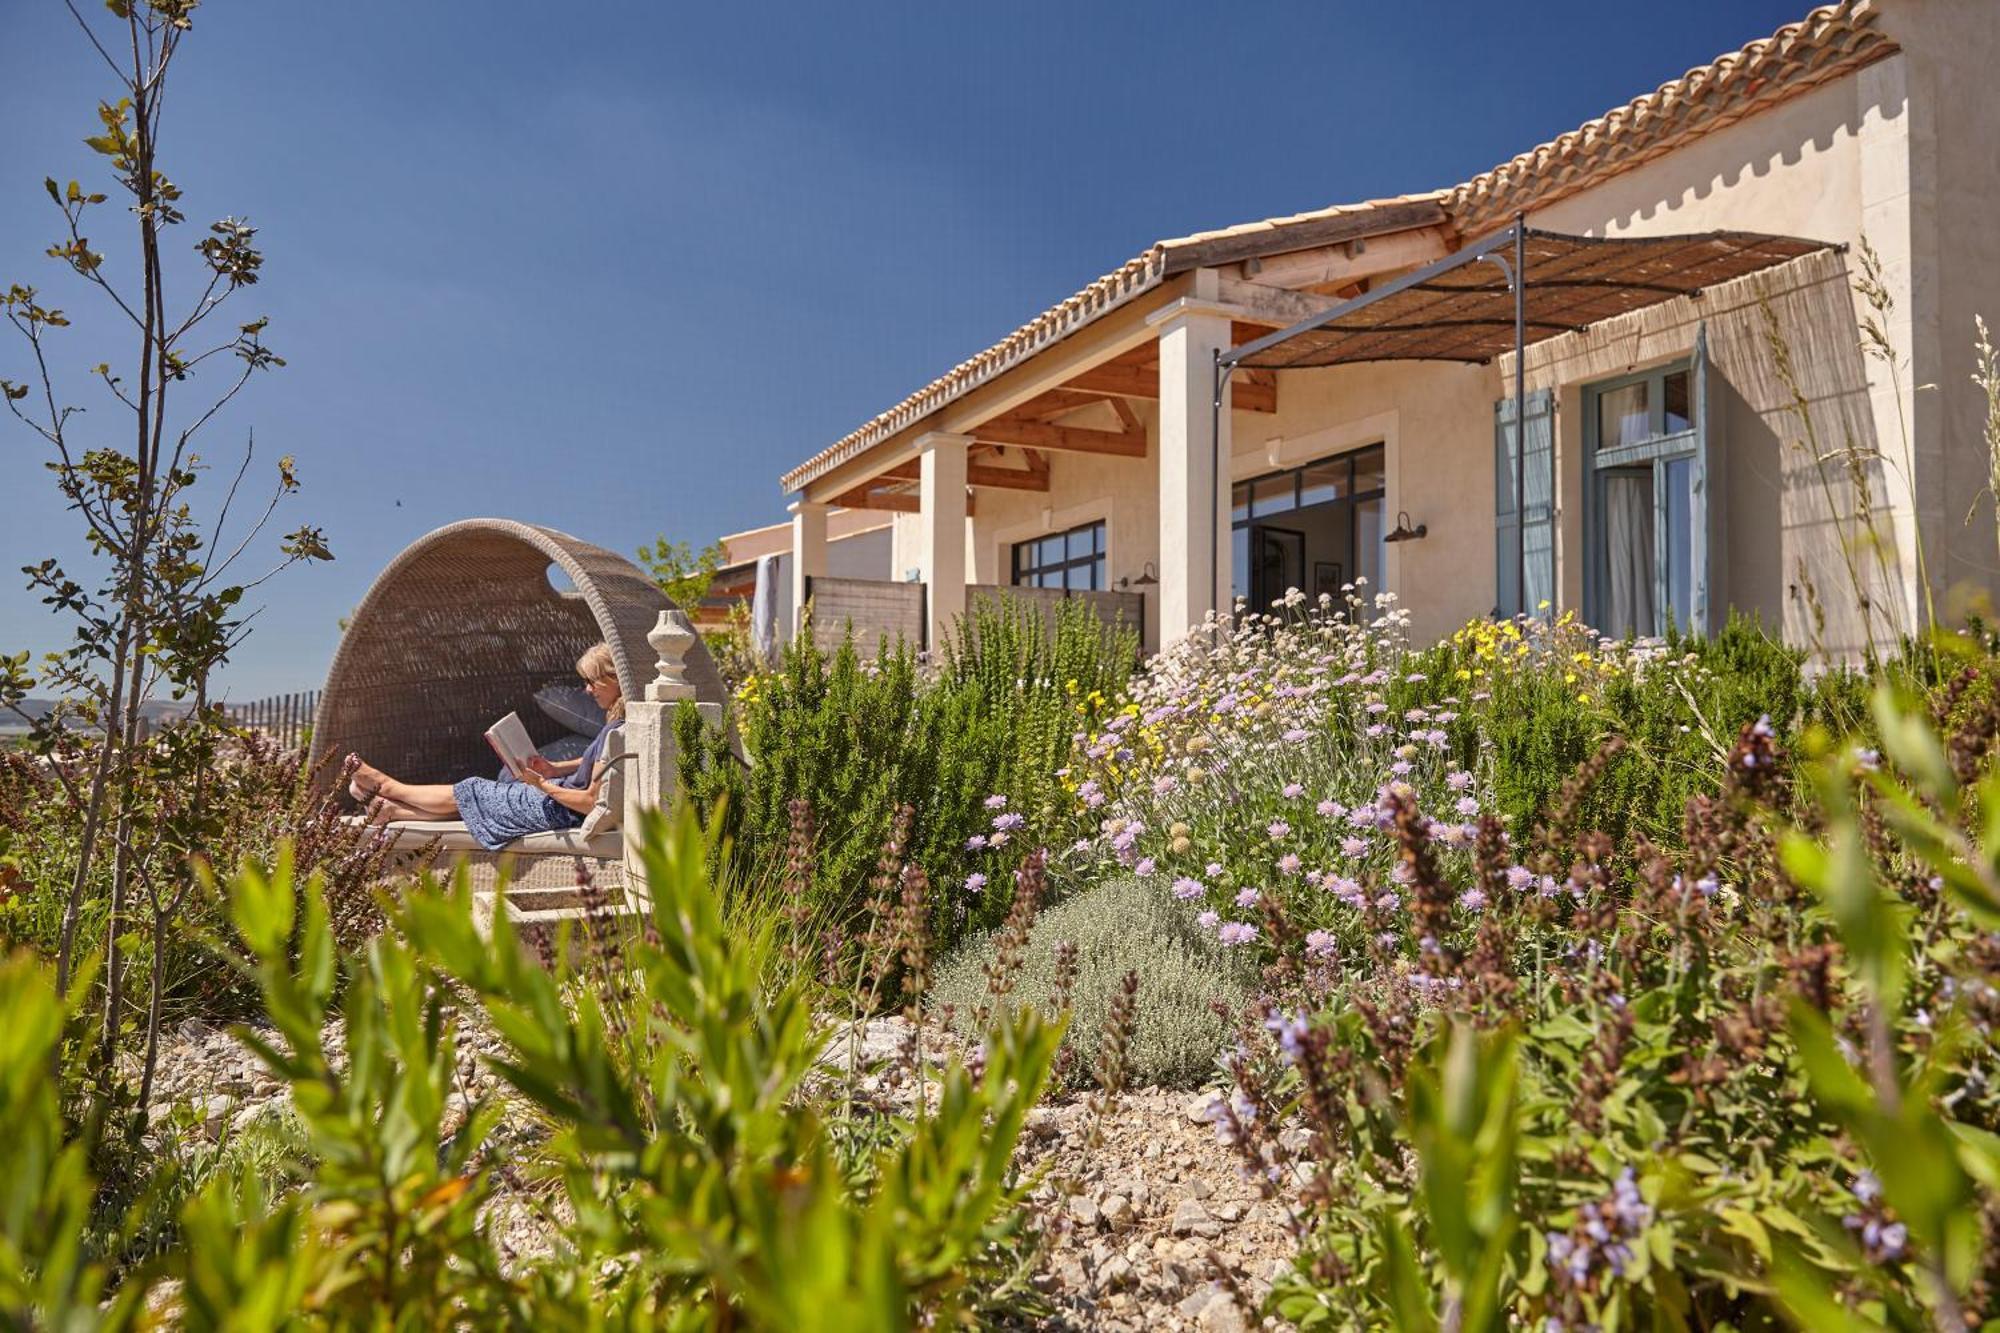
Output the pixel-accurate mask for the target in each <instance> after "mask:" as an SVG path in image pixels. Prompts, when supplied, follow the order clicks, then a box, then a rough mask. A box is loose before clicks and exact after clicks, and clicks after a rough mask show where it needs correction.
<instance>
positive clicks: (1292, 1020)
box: [1264, 1013, 1311, 1060]
mask: <svg viewBox="0 0 2000 1333" xmlns="http://www.w3.org/2000/svg"><path fill="white" fill-rule="evenodd" d="M1264 1027H1265V1029H1266V1030H1267V1031H1269V1032H1270V1033H1271V1034H1272V1035H1273V1036H1275V1037H1276V1038H1277V1039H1278V1049H1279V1050H1280V1051H1282V1052H1284V1055H1285V1058H1286V1059H1287V1060H1297V1059H1298V1058H1299V1049H1300V1047H1302V1046H1304V1045H1305V1040H1306V1034H1307V1033H1308V1032H1309V1031H1311V1027H1310V1025H1309V1024H1308V1023H1307V1022H1306V1016H1305V1015H1304V1014H1303V1013H1296V1014H1293V1015H1292V1016H1291V1017H1289V1018H1287V1017H1286V1016H1284V1015H1283V1014H1273V1015H1271V1016H1270V1017H1269V1018H1267V1019H1265V1020H1264Z"/></svg>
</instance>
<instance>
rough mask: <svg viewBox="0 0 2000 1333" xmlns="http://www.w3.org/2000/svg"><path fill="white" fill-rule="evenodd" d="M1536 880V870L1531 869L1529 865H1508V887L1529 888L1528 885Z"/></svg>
mask: <svg viewBox="0 0 2000 1333" xmlns="http://www.w3.org/2000/svg"><path fill="white" fill-rule="evenodd" d="M1534 882H1535V872H1534V871H1532V870H1530V869H1528V867H1526V866H1508V867H1507V887H1508V888H1510V889H1525V888H1527V887H1528V886H1529V885H1530V884H1533V883H1534Z"/></svg>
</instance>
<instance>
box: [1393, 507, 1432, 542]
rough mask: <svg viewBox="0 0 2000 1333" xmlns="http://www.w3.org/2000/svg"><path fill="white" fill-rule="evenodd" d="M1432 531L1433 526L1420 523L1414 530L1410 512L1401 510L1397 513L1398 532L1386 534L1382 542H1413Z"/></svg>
mask: <svg viewBox="0 0 2000 1333" xmlns="http://www.w3.org/2000/svg"><path fill="white" fill-rule="evenodd" d="M1430 530H1431V525H1430V524H1428V523H1419V524H1417V526H1415V527H1414V528H1413V527H1411V526H1410V511H1409V510H1407V509H1399V510H1397V511H1396V530H1395V531H1394V532H1391V533H1388V534H1386V535H1385V536H1384V537H1383V538H1382V540H1383V541H1385V542H1413V541H1415V540H1417V539H1418V538H1419V537H1423V536H1427V535H1428V534H1429V533H1430Z"/></svg>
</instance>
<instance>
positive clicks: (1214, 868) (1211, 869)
mask: <svg viewBox="0 0 2000 1333" xmlns="http://www.w3.org/2000/svg"><path fill="white" fill-rule="evenodd" d="M1201 872H1202V873H1203V874H1204V875H1207V876H1208V877H1209V878H1210V879H1214V878H1215V877H1216V876H1218V875H1220V874H1221V873H1222V862H1220V861H1210V862H1209V863H1208V864H1207V865H1205V866H1203V867H1202V868H1201Z"/></svg>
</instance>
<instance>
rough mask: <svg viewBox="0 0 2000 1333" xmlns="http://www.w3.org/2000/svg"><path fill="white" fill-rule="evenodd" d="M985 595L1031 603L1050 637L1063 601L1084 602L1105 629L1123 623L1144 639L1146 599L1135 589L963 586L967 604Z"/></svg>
mask: <svg viewBox="0 0 2000 1333" xmlns="http://www.w3.org/2000/svg"><path fill="white" fill-rule="evenodd" d="M981 598H985V599H987V600H989V601H993V602H1014V603H1017V604H1020V605H1024V606H1031V607H1033V608H1034V609H1035V610H1036V611H1038V612H1039V613H1040V614H1041V617H1042V628H1043V630H1044V632H1045V633H1047V634H1048V635H1049V636H1050V637H1052V638H1053V637H1054V635H1055V632H1056V616H1057V615H1058V614H1059V613H1060V611H1061V608H1062V604H1063V603H1064V602H1066V601H1078V602H1083V603H1085V604H1086V605H1088V606H1089V607H1090V609H1091V610H1093V611H1095V612H1097V618H1098V619H1099V620H1101V621H1103V622H1104V625H1105V627H1106V628H1110V627H1111V626H1113V625H1122V626H1124V627H1125V628H1126V629H1129V630H1131V631H1132V633H1133V634H1135V635H1137V636H1138V638H1139V640H1140V643H1141V645H1142V647H1141V649H1140V652H1141V655H1142V656H1143V655H1144V651H1145V650H1144V648H1143V644H1144V642H1145V638H1146V599H1145V597H1144V596H1143V595H1142V594H1139V593H1136V592H1118V591H1115V590H1111V591H1105V592H1088V591H1085V590H1083V589H1074V590H1072V589H1066V588H1021V587H1014V586H1011V585H1002V584H998V583H975V584H972V585H971V586H969V587H968V588H966V590H965V601H966V605H967V606H970V605H972V603H974V602H976V601H978V600H980V599H981Z"/></svg>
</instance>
